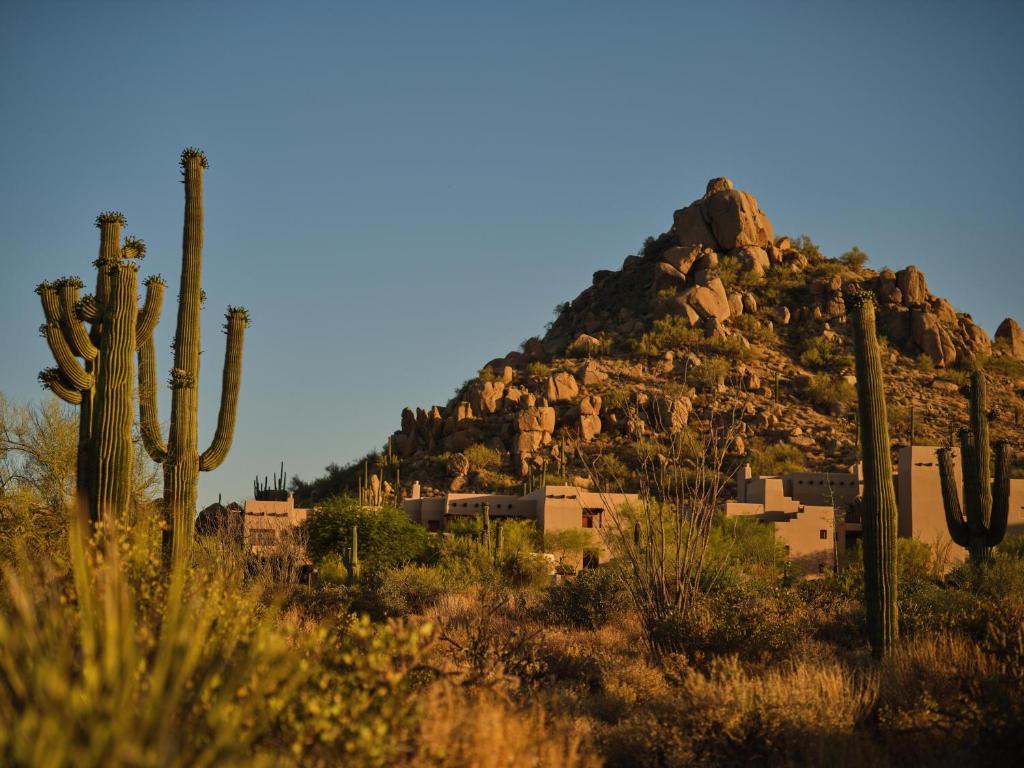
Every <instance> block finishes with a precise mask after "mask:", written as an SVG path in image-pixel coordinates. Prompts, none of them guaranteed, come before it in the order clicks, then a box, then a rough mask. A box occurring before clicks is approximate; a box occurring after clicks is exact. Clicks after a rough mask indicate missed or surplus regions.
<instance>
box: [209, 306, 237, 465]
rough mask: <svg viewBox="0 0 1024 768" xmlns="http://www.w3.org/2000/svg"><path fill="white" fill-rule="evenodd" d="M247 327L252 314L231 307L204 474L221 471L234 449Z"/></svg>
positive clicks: (228, 313)
mask: <svg viewBox="0 0 1024 768" xmlns="http://www.w3.org/2000/svg"><path fill="white" fill-rule="evenodd" d="M248 325H249V314H248V312H246V311H245V309H244V308H242V307H228V312H227V316H226V322H225V325H224V330H225V332H226V333H227V336H228V340H227V346H226V348H225V350H224V378H223V381H222V382H221V392H220V412H219V413H218V414H217V432H216V434H215V435H214V437H213V442H212V443H211V444H210V447H209V448H207V449H206V450H205V451H204V452H203V454H202V455H201V456H200V457H199V469H200V471H202V472H209V471H210V470H213V469H216V468H217V467H219V466H220V465H221V462H223V461H224V458H225V457H226V456H227V455H228V451H229V450H230V449H231V441H232V440H233V439H234V435H235V416H236V415H237V412H238V391H239V389H240V388H241V384H242V348H243V346H244V342H245V329H246V328H247V327H248Z"/></svg>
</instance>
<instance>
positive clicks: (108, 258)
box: [36, 212, 164, 521]
mask: <svg viewBox="0 0 1024 768" xmlns="http://www.w3.org/2000/svg"><path fill="white" fill-rule="evenodd" d="M124 223H125V219H124V216H123V215H121V214H120V213H116V212H112V213H103V214H100V215H99V216H98V217H97V218H96V226H97V227H98V228H99V230H100V253H99V258H97V259H96V261H95V262H94V264H95V266H96V293H95V295H93V296H86V297H84V298H81V299H80V298H79V292H80V291H81V289H82V287H83V283H82V281H81V280H80V279H78V278H76V277H70V278H61V279H60V280H58V281H56V282H53V283H42V284H40V285H39V286H38V287H37V288H36V292H37V293H38V294H39V297H40V299H41V300H42V304H43V313H44V315H45V318H46V324H45V325H44V326H43V329H42V330H43V335H44V336H45V338H46V340H47V343H48V344H49V346H50V350H51V351H52V353H53V356H54V359H55V361H56V362H57V367H56V368H49V369H47V370H45V371H43V372H42V373H41V374H40V375H39V378H40V381H42V383H43V384H44V386H46V387H47V388H49V389H50V390H51V391H52V392H53V393H54V394H55V395H57V396H58V397H60V398H61V399H62V400H64V401H65V402H67V403H70V404H72V405H77V406H79V439H78V457H77V466H76V468H77V490H78V492H79V494H81V495H84V496H85V497H86V498H87V499H88V507H89V513H90V516H91V518H92V519H93V520H94V521H96V520H100V519H107V518H110V519H120V518H122V517H124V516H125V515H126V514H127V512H128V510H129V508H130V505H131V492H132V485H131V484H132V463H133V461H132V460H133V446H132V409H133V408H134V395H135V389H134V378H135V371H134V363H133V358H132V355H134V353H135V351H136V347H137V345H138V344H139V343H141V342H145V341H147V340H151V337H152V333H153V328H154V327H155V326H156V323H157V320H158V319H159V315H160V309H161V306H162V303H163V287H164V284H163V281H162V280H161V279H160V278H159V277H152V278H150V279H149V280H147V281H146V286H147V290H146V303H145V305H144V307H143V309H142V311H141V312H140V311H139V308H138V296H137V295H136V294H137V290H138V268H137V267H136V265H135V264H134V263H133V260H135V259H140V258H142V257H143V256H144V255H145V244H144V243H143V242H142V241H141V240H137V239H135V238H132V237H128V238H125V240H124V243H123V245H122V243H121V228H122V227H123V225H124ZM86 323H88V324H89V326H90V328H89V330H86Z"/></svg>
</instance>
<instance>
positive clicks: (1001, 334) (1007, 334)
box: [996, 317, 1024, 360]
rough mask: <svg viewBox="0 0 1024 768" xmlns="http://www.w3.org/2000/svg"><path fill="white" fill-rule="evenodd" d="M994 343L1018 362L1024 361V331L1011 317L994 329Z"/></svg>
mask: <svg viewBox="0 0 1024 768" xmlns="http://www.w3.org/2000/svg"><path fill="white" fill-rule="evenodd" d="M996 341H998V342H1000V344H1001V345H1002V346H1003V347H1004V348H1005V349H1006V351H1007V352H1008V353H1009V354H1010V355H1011V356H1012V357H1015V358H1017V359H1018V360H1024V330H1021V327H1020V326H1019V325H1018V324H1017V321H1016V320H1014V319H1013V318H1012V317H1008V318H1006V319H1005V320H1003V322H1001V323H1000V324H999V327H998V328H996Z"/></svg>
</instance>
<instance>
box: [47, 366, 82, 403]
mask: <svg viewBox="0 0 1024 768" xmlns="http://www.w3.org/2000/svg"><path fill="white" fill-rule="evenodd" d="M39 383H40V384H42V385H43V386H44V387H46V388H47V389H49V390H50V391H51V392H53V394H55V395H56V396H57V397H59V398H60V399H61V400H63V401H64V402H65V403H68V404H69V405H81V404H82V392H81V390H78V389H75V388H74V387H73V386H71V384H69V383H68V381H67V379H65V378H64V374H62V373H61V372H60V368H47V369H46V370H44V371H43V372H42V373H40V374H39Z"/></svg>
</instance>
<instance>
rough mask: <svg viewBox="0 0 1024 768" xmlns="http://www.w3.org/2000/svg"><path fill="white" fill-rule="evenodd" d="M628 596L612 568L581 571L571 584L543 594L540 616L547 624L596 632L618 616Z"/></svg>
mask: <svg viewBox="0 0 1024 768" xmlns="http://www.w3.org/2000/svg"><path fill="white" fill-rule="evenodd" d="M628 601H629V596H628V595H627V593H626V590H625V589H624V587H623V585H622V580H621V579H620V578H619V576H618V574H617V572H616V570H615V567H614V566H603V567H601V568H594V569H588V570H584V571H581V572H580V573H579V575H578V576H576V577H575V578H573V579H571V580H567V581H564V582H562V583H561V584H556V585H555V586H553V587H551V588H550V589H548V590H547V591H546V592H545V593H544V600H543V603H542V605H541V611H542V615H543V616H544V618H545V619H546V620H547V621H550V622H552V623H555V624H565V625H567V626H570V627H577V628H579V629H598V628H600V627H603V626H604V625H605V624H607V623H608V622H609V621H611V620H612V619H613V618H615V617H617V616H619V615H621V614H622V613H623V611H625V610H626V608H627V606H628Z"/></svg>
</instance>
